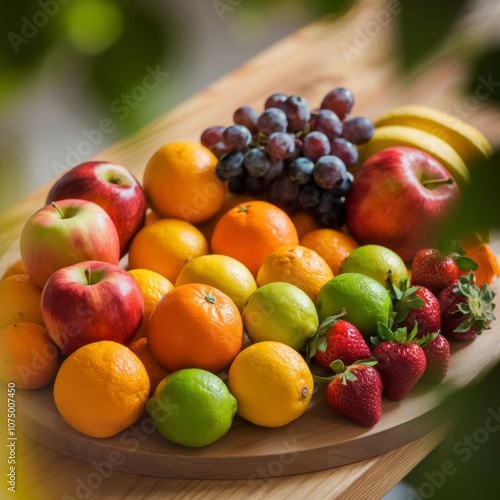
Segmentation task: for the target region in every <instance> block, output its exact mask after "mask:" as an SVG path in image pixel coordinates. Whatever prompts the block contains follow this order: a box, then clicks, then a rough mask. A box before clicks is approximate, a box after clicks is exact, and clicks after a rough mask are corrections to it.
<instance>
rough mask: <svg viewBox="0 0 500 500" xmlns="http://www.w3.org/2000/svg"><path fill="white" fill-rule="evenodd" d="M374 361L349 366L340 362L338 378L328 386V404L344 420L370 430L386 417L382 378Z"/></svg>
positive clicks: (337, 365)
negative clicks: (384, 414) (351, 421)
mask: <svg viewBox="0 0 500 500" xmlns="http://www.w3.org/2000/svg"><path fill="white" fill-rule="evenodd" d="M376 363H377V362H376V361H374V360H365V361H356V362H355V363H354V364H352V365H350V366H348V367H345V366H344V363H342V361H340V360H336V361H334V362H333V363H332V368H333V370H334V371H335V373H336V375H334V376H333V378H332V379H331V380H330V382H329V383H328V386H327V387H326V400H327V401H328V404H329V405H330V406H331V407H332V408H333V409H334V410H335V411H336V412H337V413H340V414H341V415H343V416H344V417H347V418H350V419H351V420H354V422H357V423H358V424H361V425H364V426H366V427H372V426H374V425H375V424H376V423H377V422H378V421H379V420H380V417H381V415H382V379H381V378H380V374H379V372H378V371H377V370H376V369H375V368H373V365H375V364H376Z"/></svg>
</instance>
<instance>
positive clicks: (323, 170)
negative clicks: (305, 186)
mask: <svg viewBox="0 0 500 500" xmlns="http://www.w3.org/2000/svg"><path fill="white" fill-rule="evenodd" d="M346 176H347V168H346V166H345V163H344V162H343V161H342V160H341V159H340V158H339V157H338V156H333V155H325V156H322V157H321V158H319V159H318V161H317V162H316V165H314V170H313V177H314V180H315V181H316V184H318V186H319V187H321V188H323V189H332V188H334V187H337V186H340V184H342V182H343V181H344V179H345V178H346Z"/></svg>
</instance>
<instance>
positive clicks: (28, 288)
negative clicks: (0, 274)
mask: <svg viewBox="0 0 500 500" xmlns="http://www.w3.org/2000/svg"><path fill="white" fill-rule="evenodd" d="M41 297H42V290H41V289H40V288H38V287H37V286H36V285H35V282H34V281H33V280H32V279H31V278H30V276H29V275H28V274H14V275H12V276H9V277H7V278H5V279H3V280H1V281H0V304H1V306H0V328H3V327H4V326H7V325H9V324H11V323H16V322H18V321H28V322H31V323H38V324H39V325H43V324H44V323H43V317H42V309H41V307H40V299H41Z"/></svg>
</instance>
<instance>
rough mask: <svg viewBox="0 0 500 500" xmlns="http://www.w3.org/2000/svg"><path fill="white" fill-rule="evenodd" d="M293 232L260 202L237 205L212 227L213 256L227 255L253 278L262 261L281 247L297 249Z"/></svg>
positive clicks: (276, 210) (282, 214) (276, 212)
mask: <svg viewBox="0 0 500 500" xmlns="http://www.w3.org/2000/svg"><path fill="white" fill-rule="evenodd" d="M298 239H299V238H298V236H297V230H296V229H295V226H294V225H293V222H292V220H291V219H290V217H289V216H288V215H287V214H286V213H285V212H284V211H283V210H281V209H280V208H278V207H277V206H275V205H273V204H271V203H269V202H267V201H261V200H255V201H249V202H245V203H240V204H238V205H237V206H236V207H234V208H232V209H230V210H228V211H227V212H226V213H225V214H224V215H223V216H222V217H221V218H220V219H219V221H218V222H217V224H216V225H215V229H214V232H213V234H212V239H211V248H212V252H213V253H219V254H223V255H229V257H233V258H235V259H237V260H239V261H240V262H242V263H243V264H245V266H247V267H248V269H249V270H250V272H251V273H252V274H253V275H254V276H256V275H257V272H258V270H259V268H260V266H261V265H262V263H263V262H264V260H265V258H266V257H267V256H268V255H269V254H270V253H272V252H274V250H276V249H277V248H278V247H280V246H281V245H297V244H298V242H299V241H298Z"/></svg>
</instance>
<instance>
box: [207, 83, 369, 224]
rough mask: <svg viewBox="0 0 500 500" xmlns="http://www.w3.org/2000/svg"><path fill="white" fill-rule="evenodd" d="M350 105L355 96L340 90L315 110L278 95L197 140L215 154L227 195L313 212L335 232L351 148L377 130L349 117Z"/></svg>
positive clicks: (341, 218)
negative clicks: (256, 198) (258, 107)
mask: <svg viewBox="0 0 500 500" xmlns="http://www.w3.org/2000/svg"><path fill="white" fill-rule="evenodd" d="M353 106H354V96H353V94H352V92H351V91H350V90H348V89H345V88H341V87H339V88H335V89H333V90H331V91H330V92H329V93H328V94H326V96H325V97H324V98H323V100H322V102H321V105H320V108H319V109H314V110H311V108H310V107H309V104H308V103H307V101H306V99H305V98H304V97H302V96H298V95H291V96H287V95H285V94H281V93H277V94H273V95H271V96H269V97H268V98H267V100H266V102H265V104H264V111H263V112H262V113H260V114H259V113H258V112H257V111H256V110H255V109H254V108H252V107H250V106H242V107H240V108H238V109H237V110H236V111H235V112H234V115H233V121H234V124H233V125H230V126H228V127H223V126H213V127H209V128H207V129H206V130H204V131H203V133H202V135H201V143H202V144H203V145H204V146H206V147H208V148H209V149H210V150H211V151H212V152H213V153H214V154H215V155H216V156H217V158H218V163H217V167H216V172H217V175H218V176H219V178H220V179H222V180H225V181H227V182H228V187H229V190H230V191H231V192H233V193H237V194H243V193H247V194H250V195H252V196H258V197H264V198H265V199H267V200H268V201H270V202H271V203H275V204H277V205H279V206H283V207H284V208H287V209H291V210H295V209H299V208H303V209H305V210H310V211H311V212H312V213H313V215H314V218H315V220H316V222H317V223H318V224H319V225H320V226H321V227H331V228H340V227H342V225H343V224H344V222H345V208H344V202H345V197H346V195H347V193H348V191H349V189H350V187H351V184H352V180H353V175H352V173H351V171H350V170H349V169H351V168H352V167H353V166H354V165H356V163H357V161H358V150H357V147H356V146H357V145H359V144H363V143H365V142H368V141H369V140H370V139H371V137H372V135H373V129H374V127H373V123H372V122H371V121H370V120H369V119H368V118H365V117H355V118H347V117H348V115H349V114H350V113H351V110H352V108H353Z"/></svg>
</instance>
